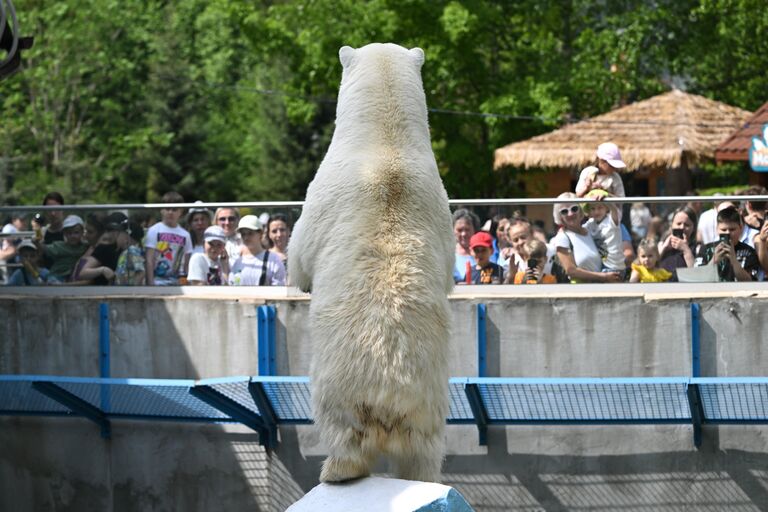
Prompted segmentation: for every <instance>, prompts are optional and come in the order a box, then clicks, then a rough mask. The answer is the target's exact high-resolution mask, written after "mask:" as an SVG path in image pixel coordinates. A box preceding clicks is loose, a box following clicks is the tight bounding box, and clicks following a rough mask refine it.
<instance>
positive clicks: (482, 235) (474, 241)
mask: <svg viewBox="0 0 768 512" xmlns="http://www.w3.org/2000/svg"><path fill="white" fill-rule="evenodd" d="M480 246H482V247H489V248H493V237H492V236H491V235H489V234H488V233H486V232H485V231H478V232H477V233H475V234H474V235H472V238H470V239H469V248H470V249H474V248H475V247H480Z"/></svg>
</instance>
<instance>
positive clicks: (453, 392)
mask: <svg viewBox="0 0 768 512" xmlns="http://www.w3.org/2000/svg"><path fill="white" fill-rule="evenodd" d="M465 383H466V382H465V380H460V379H451V383H450V384H449V385H448V393H449V395H448V398H449V400H450V407H449V409H448V421H449V422H453V423H462V422H463V423H470V422H474V421H475V416H474V415H473V414H472V407H471V406H470V405H469V400H467V394H466V393H465V392H464V385H465Z"/></svg>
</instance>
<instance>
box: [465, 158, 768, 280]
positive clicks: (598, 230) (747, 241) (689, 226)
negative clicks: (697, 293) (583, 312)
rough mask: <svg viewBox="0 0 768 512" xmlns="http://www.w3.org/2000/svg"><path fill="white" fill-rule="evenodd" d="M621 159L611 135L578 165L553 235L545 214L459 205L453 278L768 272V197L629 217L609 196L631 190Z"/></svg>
mask: <svg viewBox="0 0 768 512" xmlns="http://www.w3.org/2000/svg"><path fill="white" fill-rule="evenodd" d="M624 167H625V164H624V162H623V161H622V159H621V153H620V151H619V148H618V147H617V146H616V145H615V144H613V143H604V144H601V145H600V146H599V147H598V149H597V152H596V161H595V165H593V166H589V167H586V168H585V169H583V170H582V171H581V173H580V175H579V179H578V183H577V185H576V188H575V191H574V192H570V191H568V192H563V193H562V194H560V195H559V196H558V199H559V200H560V201H559V202H558V203H556V204H555V205H554V207H553V211H552V217H553V221H554V226H555V229H554V233H551V234H550V236H547V235H546V234H545V233H544V226H543V223H535V222H532V221H531V220H529V219H527V218H526V217H524V216H523V215H522V214H520V213H515V214H513V215H512V216H510V217H501V216H497V217H495V218H493V219H491V221H490V222H486V224H484V225H483V227H482V228H481V227H480V219H479V218H477V216H476V215H474V214H473V213H472V212H471V211H469V210H467V209H459V210H457V211H456V212H455V213H454V216H453V227H454V235H455V237H456V265H455V267H454V271H453V277H454V281H455V282H456V283H457V284H493V283H513V284H546V283H554V282H558V283H619V282H626V281H628V282H665V281H764V280H765V279H766V272H768V222H766V217H767V216H768V211H767V210H766V202H763V201H747V200H745V201H742V202H741V203H740V204H736V203H732V202H728V201H721V202H717V201H716V202H715V203H714V205H713V207H712V208H711V209H708V210H705V211H703V212H701V211H700V210H701V208H702V205H701V203H699V202H696V201H691V202H689V203H688V204H686V205H684V206H682V207H680V208H678V209H676V210H674V211H672V212H671V213H669V214H668V215H663V214H662V212H658V214H654V212H653V211H652V209H651V207H649V206H648V205H646V204H644V203H634V204H632V205H631V207H630V208H629V215H628V217H629V219H623V218H622V217H623V215H622V209H621V208H620V207H619V206H617V203H613V202H602V200H603V199H605V198H607V197H624V186H623V183H622V180H621V175H620V174H619V171H620V170H621V169H622V168H624ZM767 194H768V191H767V190H766V189H765V187H761V186H752V187H748V188H745V189H743V190H740V191H738V192H736V194H735V195H744V196H765V195H767ZM582 198H586V199H591V201H589V202H586V201H583V200H582ZM699 214H701V215H699ZM480 233H483V234H485V235H481V234H480ZM533 242H538V243H533ZM488 251H491V253H490V256H487V257H486V254H485V253H486V252H488ZM696 269H700V270H701V271H698V270H696ZM710 271H711V272H710ZM500 273H501V276H500V275H499V274H500Z"/></svg>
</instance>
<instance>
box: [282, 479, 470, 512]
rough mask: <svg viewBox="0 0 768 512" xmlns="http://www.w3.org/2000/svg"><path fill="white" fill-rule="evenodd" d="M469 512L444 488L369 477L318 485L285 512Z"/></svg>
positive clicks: (453, 492)
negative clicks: (322, 511) (335, 511)
mask: <svg viewBox="0 0 768 512" xmlns="http://www.w3.org/2000/svg"><path fill="white" fill-rule="evenodd" d="M318 510H325V511H334V510H340V511H341V510H343V511H345V512H353V511H361V512H471V511H472V507H470V506H469V504H468V503H467V502H466V500H465V499H464V497H463V496H462V495H461V494H459V493H458V492H457V491H456V490H455V489H453V488H452V487H448V486H447V485H441V484H435V483H428V482H414V481H411V480H397V479H394V478H379V477H369V478H362V479H360V480H354V481H352V482H348V483H343V484H320V485H318V486H317V487H315V488H314V489H312V490H311V491H309V492H308V493H307V494H306V495H305V496H304V497H303V498H302V499H300V500H299V501H297V502H296V503H294V504H293V505H291V506H290V507H289V508H288V512H316V511H318Z"/></svg>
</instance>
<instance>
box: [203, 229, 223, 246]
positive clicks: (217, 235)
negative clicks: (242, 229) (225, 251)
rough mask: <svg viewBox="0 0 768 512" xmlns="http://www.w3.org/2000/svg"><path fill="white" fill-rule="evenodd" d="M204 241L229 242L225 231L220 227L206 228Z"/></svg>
mask: <svg viewBox="0 0 768 512" xmlns="http://www.w3.org/2000/svg"><path fill="white" fill-rule="evenodd" d="M203 239H204V240H205V241H206V242H209V241H211V240H218V241H219V242H224V243H225V242H226V241H227V235H226V234H225V233H224V230H223V229H221V228H220V227H219V226H210V227H207V228H205V232H204V233H203Z"/></svg>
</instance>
